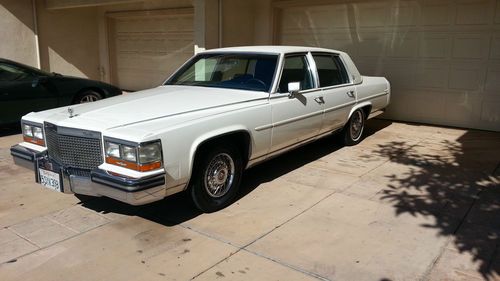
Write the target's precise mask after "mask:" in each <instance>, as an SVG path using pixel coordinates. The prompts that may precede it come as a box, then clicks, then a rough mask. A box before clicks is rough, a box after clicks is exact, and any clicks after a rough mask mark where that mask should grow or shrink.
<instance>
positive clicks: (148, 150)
mask: <svg viewBox="0 0 500 281" xmlns="http://www.w3.org/2000/svg"><path fill="white" fill-rule="evenodd" d="M160 159H161V147H160V143H158V142H155V143H151V144H147V145H143V146H140V147H139V161H140V162H141V163H143V164H146V163H151V162H155V161H159V160H160Z"/></svg>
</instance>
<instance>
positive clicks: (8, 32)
mask: <svg viewBox="0 0 500 281" xmlns="http://www.w3.org/2000/svg"><path fill="white" fill-rule="evenodd" d="M32 8H33V7H32V2H31V0H0V38H2V39H1V40H2V44H1V46H0V57H3V58H7V59H11V60H14V61H18V62H21V63H24V64H28V65H31V66H35V67H36V66H37V59H36V41H35V31H34V30H35V28H34V21H33V9H32Z"/></svg>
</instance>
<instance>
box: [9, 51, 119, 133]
mask: <svg viewBox="0 0 500 281" xmlns="http://www.w3.org/2000/svg"><path fill="white" fill-rule="evenodd" d="M121 94H122V91H121V90H120V89H119V88H117V87H115V86H112V85H109V84H106V83H103V82H100V81H94V80H89V79H84V78H78V77H71V76H64V75H61V74H58V73H48V72H44V71H42V70H39V69H36V68H33V67H31V66H27V65H24V64H21V63H18V62H14V61H11V60H7V59H2V58H0V125H6V124H14V123H18V122H19V120H20V119H21V117H22V116H23V115H25V114H27V113H29V112H32V111H42V110H45V109H50V108H55V107H60V106H65V105H70V104H77V103H84V102H92V101H97V100H100V99H104V98H108V97H112V96H117V95H121Z"/></svg>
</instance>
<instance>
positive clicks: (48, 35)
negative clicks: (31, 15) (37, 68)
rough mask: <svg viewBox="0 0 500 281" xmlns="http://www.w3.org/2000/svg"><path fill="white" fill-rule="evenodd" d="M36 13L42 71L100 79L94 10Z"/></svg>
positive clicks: (42, 4) (42, 3) (42, 8)
mask: <svg viewBox="0 0 500 281" xmlns="http://www.w3.org/2000/svg"><path fill="white" fill-rule="evenodd" d="M37 10H38V30H39V43H40V60H41V66H42V69H44V70H47V71H51V72H59V73H62V74H66V75H73V76H78V77H87V78H91V79H99V77H100V75H99V45H98V40H99V35H98V34H99V33H98V18H97V16H98V14H97V8H78V9H64V10H48V9H46V7H45V1H37Z"/></svg>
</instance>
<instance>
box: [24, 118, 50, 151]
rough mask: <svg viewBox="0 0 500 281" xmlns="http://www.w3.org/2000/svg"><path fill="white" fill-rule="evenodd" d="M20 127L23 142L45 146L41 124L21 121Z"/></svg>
mask: <svg viewBox="0 0 500 281" xmlns="http://www.w3.org/2000/svg"><path fill="white" fill-rule="evenodd" d="M22 129H23V140H24V141H25V142H29V143H34V144H37V145H41V146H45V139H44V136H43V129H42V125H41V124H35V123H27V122H22Z"/></svg>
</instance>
